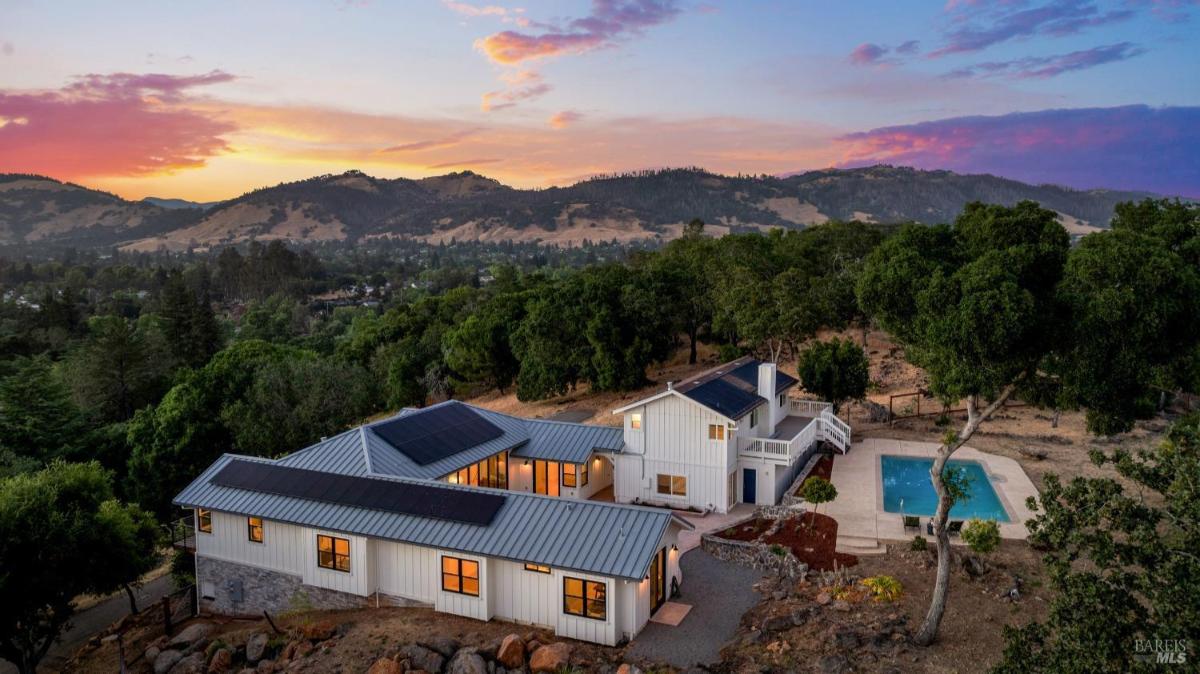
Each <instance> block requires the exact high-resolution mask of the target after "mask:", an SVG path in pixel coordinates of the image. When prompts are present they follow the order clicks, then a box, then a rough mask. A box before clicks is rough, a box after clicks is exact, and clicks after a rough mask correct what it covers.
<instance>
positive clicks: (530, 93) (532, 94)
mask: <svg viewBox="0 0 1200 674" xmlns="http://www.w3.org/2000/svg"><path fill="white" fill-rule="evenodd" d="M553 88H554V87H552V86H550V85H549V84H546V83H545V82H538V83H536V84H530V85H528V86H520V87H509V88H508V89H501V90H499V91H489V92H487V93H486V94H484V95H483V97H482V100H481V101H480V103H479V107H480V109H482V110H483V111H484V112H490V111H494V110H504V109H506V108H511V107H513V106H515V105H516V104H517V103H519V102H521V101H528V100H531V99H534V98H537V97H539V96H544V95H545V94H548V93H550V91H551V90H552V89H553Z"/></svg>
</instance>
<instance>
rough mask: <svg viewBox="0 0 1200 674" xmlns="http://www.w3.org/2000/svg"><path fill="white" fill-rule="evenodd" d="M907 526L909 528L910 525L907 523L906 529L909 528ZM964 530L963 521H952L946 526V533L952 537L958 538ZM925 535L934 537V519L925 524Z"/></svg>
mask: <svg viewBox="0 0 1200 674" xmlns="http://www.w3.org/2000/svg"><path fill="white" fill-rule="evenodd" d="M907 526H908V523H907V522H905V527H906V528H907ZM962 528H963V521H962V520H950V522H949V523H947V524H946V533H947V534H949V535H951V536H958V535H959V534H961V533H962ZM925 533H927V534H929V535H930V536H932V535H933V518H932V517H930V518H929V520H928V521H926V522H925Z"/></svg>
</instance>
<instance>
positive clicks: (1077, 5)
mask: <svg viewBox="0 0 1200 674" xmlns="http://www.w3.org/2000/svg"><path fill="white" fill-rule="evenodd" d="M977 4H982V3H976V2H961V1H959V2H954V1H952V2H950V3H949V4H948V5H947V7H946V9H947V11H950V12H952V13H957V14H958V16H957V17H956V19H957V20H956V21H955V25H956V26H957V27H956V28H954V29H953V30H950V31H949V32H948V33H947V34H946V36H945V38H946V44H945V46H943V47H942V48H940V49H937V50H935V51H933V52H931V53H930V54H929V55H930V57H933V58H937V57H940V56H946V55H949V54H962V53H969V52H977V51H980V50H983V49H987V48H988V47H991V46H992V45H996V44H1000V43H1002V42H1007V41H1009V40H1013V39H1017V38H1028V37H1033V36H1038V35H1042V36H1050V37H1062V36H1065V35H1073V34H1076V33H1080V32H1082V31H1084V30H1086V29H1087V28H1092V27H1095V26H1103V25H1106V24H1111V23H1117V22H1120V21H1126V20H1128V19H1130V18H1132V17H1133V16H1134V12H1133V11H1132V10H1129V9H1117V10H1109V11H1104V10H1101V9H1100V7H1099V6H1097V5H1096V3H1094V2H1091V1H1089V0H1049V1H1048V2H1044V3H1041V4H1038V5H1035V6H1030V5H1027V4H1026V3H1023V2H1013V3H1001V4H999V5H997V6H996V8H995V9H993V10H991V11H989V10H986V9H984V10H981V9H980V8H979V7H977V6H976V5H977Z"/></svg>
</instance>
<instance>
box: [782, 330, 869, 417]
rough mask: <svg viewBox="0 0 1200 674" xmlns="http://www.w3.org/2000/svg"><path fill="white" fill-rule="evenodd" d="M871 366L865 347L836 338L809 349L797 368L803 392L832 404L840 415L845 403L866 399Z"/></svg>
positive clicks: (806, 349) (811, 346) (802, 352)
mask: <svg viewBox="0 0 1200 674" xmlns="http://www.w3.org/2000/svg"><path fill="white" fill-rule="evenodd" d="M870 364H871V363H870V361H869V360H868V359H867V354H866V353H864V352H863V350H862V347H860V346H859V345H857V344H855V343H854V342H852V341H850V340H848V339H847V340H844V341H843V340H841V339H837V338H834V339H831V340H829V341H828V342H816V343H814V344H811V345H809V346H808V347H806V348H805V349H804V350H803V351H801V352H800V358H799V362H798V364H797V366H796V367H797V370H798V372H799V374H800V382H801V384H802V385H803V386H804V389H805V390H806V391H810V392H812V393H815V394H817V395H819V396H821V399H823V400H828V401H829V402H831V403H833V411H834V413H837V411H838V408H840V407H841V404H842V402H843V401H845V400H862V399H863V398H864V397H865V396H866V395H867V385H868V384H869V383H870Z"/></svg>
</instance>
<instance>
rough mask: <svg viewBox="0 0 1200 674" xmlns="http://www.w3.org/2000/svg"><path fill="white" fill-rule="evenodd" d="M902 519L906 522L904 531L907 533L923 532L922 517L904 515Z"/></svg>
mask: <svg viewBox="0 0 1200 674" xmlns="http://www.w3.org/2000/svg"><path fill="white" fill-rule="evenodd" d="M901 519H903V520H904V531H905V532H907V531H908V530H909V529H912V530H913V531H917V532H920V531H921V518H920V517H917V516H916V515H904V516H903V517H902V518H901Z"/></svg>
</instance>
